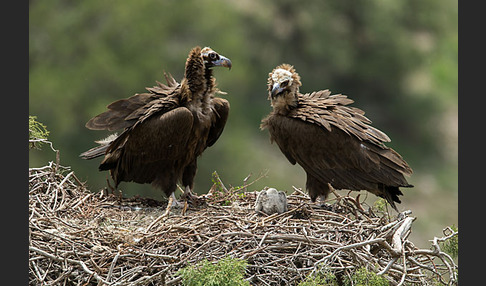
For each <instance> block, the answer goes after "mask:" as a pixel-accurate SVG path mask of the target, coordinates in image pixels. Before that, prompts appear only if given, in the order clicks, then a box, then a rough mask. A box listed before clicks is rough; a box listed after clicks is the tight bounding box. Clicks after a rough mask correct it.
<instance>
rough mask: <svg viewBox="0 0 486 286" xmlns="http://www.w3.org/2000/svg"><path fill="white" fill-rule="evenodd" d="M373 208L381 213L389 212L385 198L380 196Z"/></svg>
mask: <svg viewBox="0 0 486 286" xmlns="http://www.w3.org/2000/svg"><path fill="white" fill-rule="evenodd" d="M373 209H374V210H375V211H377V212H380V213H386V212H387V202H386V200H385V199H383V198H378V199H377V200H376V201H375V202H374V203H373Z"/></svg>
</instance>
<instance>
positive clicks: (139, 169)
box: [80, 46, 231, 209]
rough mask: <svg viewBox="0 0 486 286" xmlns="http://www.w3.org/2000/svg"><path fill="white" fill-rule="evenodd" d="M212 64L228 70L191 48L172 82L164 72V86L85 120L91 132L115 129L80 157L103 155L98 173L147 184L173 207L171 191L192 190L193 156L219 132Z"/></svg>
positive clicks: (218, 59) (225, 62)
mask: <svg viewBox="0 0 486 286" xmlns="http://www.w3.org/2000/svg"><path fill="white" fill-rule="evenodd" d="M213 67H227V68H228V69H231V61H230V60H229V59H228V58H226V57H224V56H222V55H220V54H218V53H217V52H215V51H214V50H212V49H211V48H209V47H205V48H203V49H201V47H199V46H197V47H194V48H193V49H192V50H191V51H190V52H189V55H188V58H187V60H186V65H185V72H184V78H183V79H182V80H181V82H180V83H178V82H177V81H176V80H175V79H174V78H173V77H172V75H170V74H167V73H164V76H165V79H166V82H167V84H163V83H160V82H158V81H156V83H157V85H156V86H154V87H149V88H146V90H147V91H148V92H145V93H137V94H135V95H133V96H131V97H129V98H126V99H120V100H117V101H115V102H113V103H111V104H109V105H108V106H107V110H106V111H105V112H103V113H101V114H99V115H97V116H95V117H93V118H92V119H91V120H89V121H88V122H87V123H86V127H87V128H88V129H91V130H108V131H115V130H120V134H117V133H115V134H112V135H110V136H109V137H108V138H106V139H104V140H100V141H95V142H96V143H98V144H99V145H98V146H96V147H94V148H91V149H90V150H88V151H86V152H84V153H82V154H81V155H80V157H81V158H83V159H93V158H96V157H100V156H104V158H103V160H102V161H101V164H100V165H99V170H100V171H105V170H109V171H110V175H111V177H112V179H113V181H114V182H115V188H116V187H117V186H118V184H120V182H122V181H124V182H136V183H140V184H145V183H151V184H152V186H154V187H155V188H157V189H161V190H162V191H163V192H164V193H165V195H166V196H167V197H169V201H170V203H169V205H168V209H169V208H170V207H171V206H172V204H175V205H178V204H179V202H178V201H177V200H176V198H175V195H174V192H175V191H176V188H177V184H178V183H181V184H182V185H183V187H184V188H183V191H184V193H183V197H186V198H187V199H188V200H189V199H191V198H195V195H193V194H192V190H193V187H194V177H195V175H196V170H197V158H198V157H199V156H200V155H201V154H202V153H203V151H204V150H205V149H206V148H207V147H210V146H212V145H213V144H214V143H215V142H216V141H217V140H218V138H219V136H220V135H221V133H222V132H223V129H224V126H225V124H226V120H227V118H228V113H229V109H230V105H229V102H228V101H227V100H225V99H222V98H219V97H216V94H217V93H223V92H221V91H219V89H217V88H216V80H215V78H214V77H213V70H212V68H213Z"/></svg>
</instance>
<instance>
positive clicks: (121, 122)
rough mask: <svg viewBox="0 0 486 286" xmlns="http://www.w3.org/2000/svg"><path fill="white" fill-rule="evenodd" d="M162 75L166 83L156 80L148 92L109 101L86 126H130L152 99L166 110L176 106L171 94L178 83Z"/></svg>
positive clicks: (120, 127) (96, 128) (112, 128)
mask: <svg viewBox="0 0 486 286" xmlns="http://www.w3.org/2000/svg"><path fill="white" fill-rule="evenodd" d="M164 75H165V78H166V80H167V85H165V84H163V83H160V82H157V86H154V87H152V88H147V90H148V91H149V92H150V93H141V94H135V95H134V96H131V97H129V98H126V99H120V100H117V101H115V102H113V103H111V104H110V105H108V106H107V108H108V110H107V111H105V112H103V113H101V114H99V115H97V116H95V117H93V118H92V119H90V120H89V121H88V122H87V123H86V127H87V128H89V129H92V130H109V131H114V130H119V129H124V128H127V127H130V126H132V125H133V124H134V123H135V122H137V120H138V118H139V117H140V116H142V115H143V114H146V113H147V109H148V108H150V107H151V106H152V105H153V104H154V102H153V101H154V100H157V104H158V106H157V108H161V105H164V109H166V110H170V109H171V108H174V107H176V106H177V104H178V99H177V98H176V97H175V96H173V95H175V94H177V92H178V91H179V90H180V84H179V83H177V82H176V80H175V79H174V78H173V77H172V76H171V75H167V74H164Z"/></svg>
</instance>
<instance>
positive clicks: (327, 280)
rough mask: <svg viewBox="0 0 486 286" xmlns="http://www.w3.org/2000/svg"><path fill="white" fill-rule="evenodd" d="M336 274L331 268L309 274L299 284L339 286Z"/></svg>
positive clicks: (306, 285) (307, 285)
mask: <svg viewBox="0 0 486 286" xmlns="http://www.w3.org/2000/svg"><path fill="white" fill-rule="evenodd" d="M338 285H339V284H338V282H337V279H336V275H334V274H333V273H331V271H329V270H325V271H319V272H318V273H317V274H316V275H309V276H308V277H307V278H306V279H305V280H304V281H302V282H300V283H299V284H298V286H338Z"/></svg>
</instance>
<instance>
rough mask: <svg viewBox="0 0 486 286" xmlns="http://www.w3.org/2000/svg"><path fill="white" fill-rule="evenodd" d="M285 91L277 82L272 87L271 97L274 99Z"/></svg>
mask: <svg viewBox="0 0 486 286" xmlns="http://www.w3.org/2000/svg"><path fill="white" fill-rule="evenodd" d="M283 90H284V88H282V87H280V83H278V82H276V83H275V84H274V85H273V86H272V91H271V93H270V94H271V95H272V98H275V96H276V95H277V94H279V93H281V92H282V91H283Z"/></svg>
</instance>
